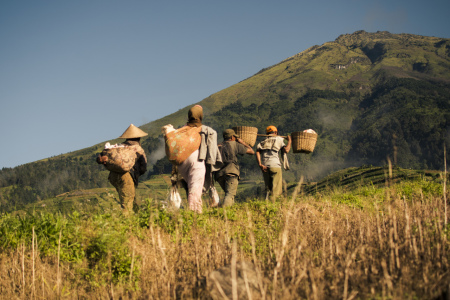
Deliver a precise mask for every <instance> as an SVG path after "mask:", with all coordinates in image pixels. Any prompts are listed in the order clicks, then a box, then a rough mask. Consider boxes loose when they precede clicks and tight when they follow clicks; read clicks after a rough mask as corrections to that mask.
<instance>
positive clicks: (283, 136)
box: [256, 133, 287, 139]
mask: <svg viewBox="0 0 450 300" xmlns="http://www.w3.org/2000/svg"><path fill="white" fill-rule="evenodd" d="M256 135H257V136H279V137H282V138H285V139H287V136H285V135H270V134H259V133H258V134H256Z"/></svg>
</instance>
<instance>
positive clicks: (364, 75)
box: [0, 31, 450, 210]
mask: <svg viewBox="0 0 450 300" xmlns="http://www.w3.org/2000/svg"><path fill="white" fill-rule="evenodd" d="M198 104H200V105H202V106H203V108H204V113H205V117H204V123H205V124H206V125H209V126H211V127H213V128H214V129H216V130H217V132H218V133H219V140H221V138H220V137H221V134H220V133H221V132H222V130H223V129H226V128H229V127H233V126H254V127H257V128H258V130H259V132H260V133H264V130H265V128H266V127H267V126H268V125H275V126H277V128H278V130H279V132H280V133H281V134H289V133H292V132H295V131H302V130H304V129H308V128H311V129H314V130H315V131H316V132H317V133H318V134H319V138H318V141H317V145H316V148H315V150H314V152H313V153H312V154H309V155H307V154H292V153H291V154H289V162H290V166H291V170H290V171H288V172H285V178H286V179H287V181H296V180H298V178H300V176H301V175H303V176H304V177H305V178H306V180H308V181H311V180H317V179H320V178H322V177H324V176H326V175H328V174H330V173H331V172H334V171H337V170H340V169H343V168H346V167H358V166H361V165H376V166H381V165H385V164H386V163H387V162H388V160H390V161H391V162H392V163H393V164H395V165H398V166H400V167H403V168H414V169H435V170H438V169H443V168H444V157H445V155H444V148H445V145H446V144H447V145H448V144H449V141H450V135H449V133H450V124H449V121H450V115H449V114H450V39H444V38H438V37H426V36H419V35H412V34H392V33H389V32H375V33H368V32H365V31H357V32H355V33H353V34H344V35H341V36H339V37H338V38H337V39H336V40H335V41H332V42H327V43H324V44H323V45H320V46H317V45H316V46H312V47H310V48H308V49H307V50H305V51H303V52H300V53H298V54H296V55H294V56H292V57H290V58H287V59H285V60H283V61H281V62H280V63H278V64H276V65H273V66H270V67H267V68H264V69H262V70H261V71H259V72H258V73H257V74H255V75H253V76H251V77H249V78H247V79H245V80H243V81H241V82H239V83H237V84H235V85H233V86H231V87H229V88H226V89H224V90H222V91H219V92H218V93H215V94H213V95H210V96H209V97H207V98H205V99H203V100H202V101H200V102H199V103H198ZM188 109H189V107H186V108H183V109H181V110H179V111H177V112H175V113H173V114H171V115H168V116H165V117H163V118H161V119H159V120H156V121H154V122H151V123H148V124H145V125H143V126H141V129H143V130H144V131H146V132H148V133H149V136H148V137H147V138H146V139H145V140H143V146H144V149H146V151H147V153H148V158H149V164H150V166H149V169H150V171H149V173H148V174H149V175H148V176H144V177H143V180H145V179H148V178H149V176H151V175H153V174H160V173H167V172H168V171H169V170H170V163H169V162H168V161H167V159H166V158H165V157H164V148H163V142H162V138H161V133H160V128H161V126H163V125H166V124H168V123H170V124H173V125H174V126H175V127H179V126H181V125H183V124H184V123H185V122H186V117H187V111H188ZM102 145H103V143H99V144H98V145H94V146H92V147H89V148H86V149H83V150H80V151H75V152H71V153H68V154H64V155H61V156H57V157H54V158H49V159H47V160H44V161H39V162H35V163H31V164H27V165H23V166H19V167H16V168H13V169H9V168H6V169H5V168H4V169H2V170H1V171H0V203H1V205H2V206H1V207H0V209H1V210H4V209H5V208H6V207H8V209H11V208H12V206H13V205H15V206H18V205H19V206H20V205H22V204H24V203H26V202H31V201H35V200H37V199H39V198H42V199H43V198H47V197H52V196H55V195H57V194H61V193H63V192H67V191H70V190H74V189H80V188H96V187H106V186H107V180H106V176H107V172H106V171H105V170H104V169H102V168H101V166H98V165H97V164H96V163H95V156H96V153H98V152H100V150H101V148H102ZM242 164H243V167H242V169H243V176H245V177H247V178H250V177H256V176H261V175H260V171H259V169H258V167H257V166H256V163H255V159H254V157H250V156H246V157H245V158H243V159H242ZM13 201H15V202H13Z"/></svg>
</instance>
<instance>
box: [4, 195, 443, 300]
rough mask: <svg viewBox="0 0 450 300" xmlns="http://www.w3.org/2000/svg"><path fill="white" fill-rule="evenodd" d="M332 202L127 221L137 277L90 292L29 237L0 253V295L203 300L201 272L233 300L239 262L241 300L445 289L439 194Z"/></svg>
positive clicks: (411, 294)
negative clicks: (217, 276) (224, 273)
mask: <svg viewBox="0 0 450 300" xmlns="http://www.w3.org/2000/svg"><path fill="white" fill-rule="evenodd" d="M297 192H298V191H297ZM341 195H342V192H334V193H330V194H322V195H316V196H314V197H313V196H305V195H302V194H299V195H294V196H296V197H290V198H287V199H282V200H280V201H279V202H277V203H275V204H274V203H267V202H264V201H251V202H249V203H245V204H240V205H237V206H235V207H233V208H231V209H229V210H227V211H225V210H222V209H218V210H217V209H214V210H213V209H211V210H206V212H205V214H204V215H199V216H197V215H195V214H184V215H183V213H180V212H178V213H177V212H173V213H170V214H168V215H169V216H170V219H168V220H166V221H165V222H167V223H170V222H172V224H173V226H172V227H169V226H161V224H160V223H158V222H155V220H153V218H155V217H154V216H153V215H152V216H150V217H149V218H150V219H151V220H150V225H149V226H148V227H140V226H139V225H137V224H138V223H132V222H131V223H130V225H129V226H130V230H129V244H128V247H129V248H130V253H131V256H132V260H131V261H132V262H131V264H132V268H131V269H133V265H135V266H138V268H139V270H140V272H139V273H137V274H135V273H133V272H130V274H129V279H128V280H125V281H122V282H114V281H113V280H112V276H109V275H108V274H103V275H102V276H104V277H105V278H104V281H103V283H102V284H93V283H92V280H91V279H92V278H86V276H82V275H80V274H81V273H82V272H80V270H82V269H83V268H88V267H89V265H88V264H87V262H82V263H80V264H77V265H74V264H69V263H65V262H61V261H60V259H59V254H57V255H56V256H46V257H43V256H41V255H40V254H39V253H38V250H37V249H38V247H37V246H36V245H37V244H38V243H39V240H35V235H34V233H33V235H32V236H33V241H32V243H31V244H29V243H28V244H24V243H23V244H21V245H20V246H18V247H16V248H15V249H9V250H3V251H2V253H1V256H0V297H1V298H2V299H13V298H16V299H78V298H81V299H88V298H89V299H135V298H136V299H208V298H209V297H210V294H209V292H208V289H207V283H206V282H207V280H208V279H207V276H208V274H209V273H210V272H211V271H213V270H215V269H217V268H220V267H222V266H224V265H231V266H232V273H231V274H232V279H233V291H232V294H231V295H229V296H228V297H229V299H236V297H237V292H236V289H235V285H236V276H237V275H236V274H237V273H236V269H235V268H236V267H235V266H236V264H238V263H239V262H242V261H248V262H252V263H253V264H254V266H255V268H256V272H257V274H258V276H257V277H258V278H257V282H258V291H257V292H256V293H255V292H254V291H253V292H252V290H251V289H249V288H248V287H247V295H246V297H247V298H251V299H258V298H263V299H432V298H434V297H437V296H439V295H442V294H444V293H447V292H448V287H449V283H450V273H449V242H448V228H447V227H446V224H445V222H446V220H447V216H446V215H445V212H446V208H445V202H444V199H445V200H446V198H444V197H445V195H446V191H444V193H440V194H439V193H437V194H434V195H431V194H426V193H423V192H422V191H419V192H413V193H405V192H404V191H403V190H402V187H400V186H392V187H389V186H387V187H386V188H385V189H383V191H382V192H374V193H372V194H370V193H369V194H368V195H367V196H366V197H364V198H362V200H361V201H362V203H363V204H362V206H363V207H361V204H359V205H356V206H355V205H354V206H351V205H348V204H342V203H340V202H339V201H336V197H337V198H339V197H340V196H341ZM292 198H295V199H294V200H292ZM183 222H184V223H183ZM187 222H191V223H190V225H189V227H186V226H187V224H186V223H187ZM167 228H172V229H171V230H168V229H167ZM60 239H61V238H60ZM59 246H60V247H64V245H61V244H59ZM58 253H60V252H59V250H58ZM233 270H234V272H233ZM109 272H110V273H111V272H112V271H111V270H110V271H109ZM133 276H138V278H135V279H137V281H135V280H134V279H133ZM90 280H91V281H90ZM96 282H100V281H96Z"/></svg>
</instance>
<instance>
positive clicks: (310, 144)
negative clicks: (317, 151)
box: [233, 126, 317, 153]
mask: <svg viewBox="0 0 450 300" xmlns="http://www.w3.org/2000/svg"><path fill="white" fill-rule="evenodd" d="M233 130H234V132H236V134H237V135H239V137H240V138H241V139H242V140H243V141H244V142H246V143H247V144H249V145H250V146H251V147H253V146H254V145H255V143H256V137H257V136H258V128H256V127H250V126H237V127H233ZM291 137H292V150H293V151H294V153H311V152H313V151H314V147H315V146H316V142H317V134H315V133H309V132H304V131H297V132H293V133H292V134H291Z"/></svg>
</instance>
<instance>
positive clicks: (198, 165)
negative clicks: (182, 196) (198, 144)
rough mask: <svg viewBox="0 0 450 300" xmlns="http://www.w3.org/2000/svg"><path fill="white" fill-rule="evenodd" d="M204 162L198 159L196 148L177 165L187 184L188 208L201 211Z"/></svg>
mask: <svg viewBox="0 0 450 300" xmlns="http://www.w3.org/2000/svg"><path fill="white" fill-rule="evenodd" d="M205 171H206V167H205V162H204V161H199V160H198V150H197V151H195V152H194V153H192V154H191V155H190V156H189V157H188V158H187V159H186V160H185V161H184V162H183V163H181V164H180V165H179V166H178V172H180V174H181V176H182V177H183V178H184V180H185V181H186V182H187V185H188V191H189V193H188V205H189V209H190V210H193V211H196V212H198V213H202V211H203V203H202V191H203V183H204V181H205Z"/></svg>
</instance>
